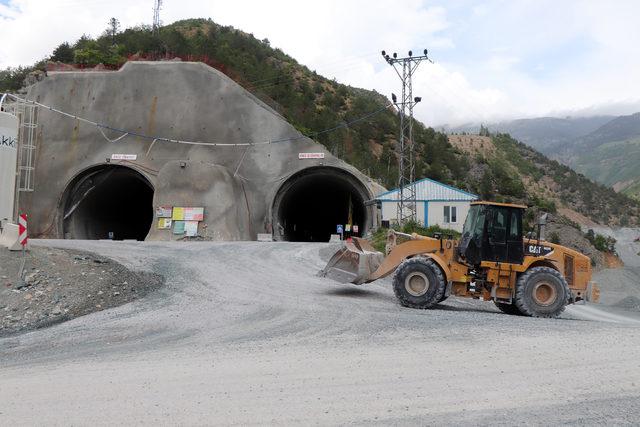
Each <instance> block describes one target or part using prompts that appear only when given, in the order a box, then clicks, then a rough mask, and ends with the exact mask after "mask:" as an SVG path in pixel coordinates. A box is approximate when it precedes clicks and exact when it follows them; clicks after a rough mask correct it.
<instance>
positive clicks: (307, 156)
mask: <svg viewBox="0 0 640 427" xmlns="http://www.w3.org/2000/svg"><path fill="white" fill-rule="evenodd" d="M298 159H300V160H302V159H324V153H298Z"/></svg>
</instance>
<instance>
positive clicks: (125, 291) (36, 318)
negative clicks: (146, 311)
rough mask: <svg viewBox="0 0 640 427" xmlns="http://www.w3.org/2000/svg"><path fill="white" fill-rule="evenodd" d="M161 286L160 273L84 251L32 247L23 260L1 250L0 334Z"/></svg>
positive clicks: (119, 301)
mask: <svg viewBox="0 0 640 427" xmlns="http://www.w3.org/2000/svg"><path fill="white" fill-rule="evenodd" d="M23 259H24V265H25V266H24V273H23V277H24V280H22V279H21V278H20V277H19V272H20V268H21V264H22V262H23ZM161 285H162V279H161V278H160V276H157V275H153V274H149V273H137V272H133V271H131V270H129V269H127V268H126V267H124V266H123V265H122V264H119V263H117V262H115V261H112V260H109V259H107V258H105V257H101V256H98V255H95V254H92V253H89V252H82V251H74V250H66V249H54V248H46V247H34V248H33V249H32V250H31V251H29V252H27V253H26V255H25V257H24V258H23V255H22V253H21V252H10V251H8V250H6V249H5V248H2V249H0V337H3V336H9V335H13V334H16V333H20V332H25V331H29V330H33V329H38V328H42V327H46V326H50V325H52V324H56V323H60V322H64V321H67V320H70V319H73V318H76V317H78V316H83V315H86V314H89V313H93V312H95V311H100V310H105V309H107V308H111V307H116V306H119V305H122V304H126V303H128V302H130V301H133V300H135V299H137V298H139V297H142V296H144V295H146V294H148V293H149V292H151V291H153V290H155V289H157V288H159V287H160V286H161Z"/></svg>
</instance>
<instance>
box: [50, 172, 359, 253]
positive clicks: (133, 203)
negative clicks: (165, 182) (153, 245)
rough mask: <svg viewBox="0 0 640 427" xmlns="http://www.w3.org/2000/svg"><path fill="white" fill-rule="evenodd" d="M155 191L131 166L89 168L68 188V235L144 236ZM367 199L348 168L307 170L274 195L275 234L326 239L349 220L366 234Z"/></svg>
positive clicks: (287, 237)
mask: <svg viewBox="0 0 640 427" xmlns="http://www.w3.org/2000/svg"><path fill="white" fill-rule="evenodd" d="M153 193H154V188H153V185H152V184H151V182H150V181H149V180H148V179H147V178H146V177H145V176H144V175H143V174H141V173H140V172H138V171H136V170H134V169H132V168H130V167H126V166H117V165H101V166H97V167H94V168H91V169H88V170H86V171H84V172H82V173H81V174H80V175H79V176H77V177H76V178H75V179H74V180H73V181H72V182H71V184H69V186H68V188H67V190H66V192H65V196H64V198H63V200H64V203H63V206H62V208H63V209H62V216H63V227H62V228H63V233H64V237H65V238H68V239H89V240H97V239H109V238H112V239H114V240H144V239H145V238H146V236H147V234H148V233H149V230H150V229H151V227H152V226H153V222H154V210H153ZM368 198H369V194H368V192H367V190H366V189H365V187H364V186H363V184H362V183H361V182H360V181H359V180H358V179H357V178H355V177H354V176H353V175H351V174H350V173H348V172H346V171H343V170H341V169H338V168H331V167H313V168H308V169H305V170H302V171H300V172H298V173H296V174H294V175H293V176H292V177H290V178H289V179H288V180H287V181H285V183H284V184H282V186H281V187H280V189H279V190H278V192H277V193H276V195H275V198H274V201H273V205H272V218H271V220H272V224H273V233H274V237H275V239H276V240H286V241H299V242H327V241H329V238H330V236H331V234H333V233H336V226H337V225H338V224H343V225H344V224H347V223H349V222H350V223H351V224H355V225H358V228H359V234H360V235H361V234H362V233H364V231H365V227H366V225H367V212H366V208H365V204H364V202H365V200H367V199H368ZM238 200H240V199H238ZM205 212H206V211H205ZM205 216H206V214H205Z"/></svg>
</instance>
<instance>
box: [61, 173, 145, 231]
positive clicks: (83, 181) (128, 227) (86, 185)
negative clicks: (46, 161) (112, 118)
mask: <svg viewBox="0 0 640 427" xmlns="http://www.w3.org/2000/svg"><path fill="white" fill-rule="evenodd" d="M152 222H153V186H152V185H151V183H150V182H149V181H148V180H147V179H146V178H145V177H144V176H143V175H142V174H141V173H140V172H138V171H136V170H134V169H131V168H129V167H126V166H115V165H104V166H99V167H96V168H92V169H89V170H86V171H84V172H83V173H82V174H80V175H79V176H78V177H76V178H75V179H74V181H73V182H72V183H71V184H70V185H69V187H68V188H67V191H66V197H65V203H64V209H63V232H64V238H67V239H89V240H97V239H108V238H110V233H112V235H111V237H112V238H113V239H114V240H144V239H145V237H146V236H147V234H148V233H149V229H150V228H151V224H152Z"/></svg>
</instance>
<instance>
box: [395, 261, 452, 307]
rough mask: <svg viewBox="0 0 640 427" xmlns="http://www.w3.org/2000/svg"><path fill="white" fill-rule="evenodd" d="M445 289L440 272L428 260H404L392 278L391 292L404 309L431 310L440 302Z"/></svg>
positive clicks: (435, 265)
mask: <svg viewBox="0 0 640 427" xmlns="http://www.w3.org/2000/svg"><path fill="white" fill-rule="evenodd" d="M445 287H446V285H445V280H444V275H443V274H442V270H440V267H438V265H437V264H436V263H435V262H434V261H433V260H431V259H429V258H424V257H414V258H410V259H408V260H405V261H404V262H402V264H400V265H399V266H398V268H397V269H396V272H395V274H394V276H393V292H394V293H395V294H396V298H398V301H400V304H401V305H403V306H405V307H411V308H431V307H433V306H434V305H436V304H438V302H440V301H441V299H442V296H443V295H444V291H445Z"/></svg>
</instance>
